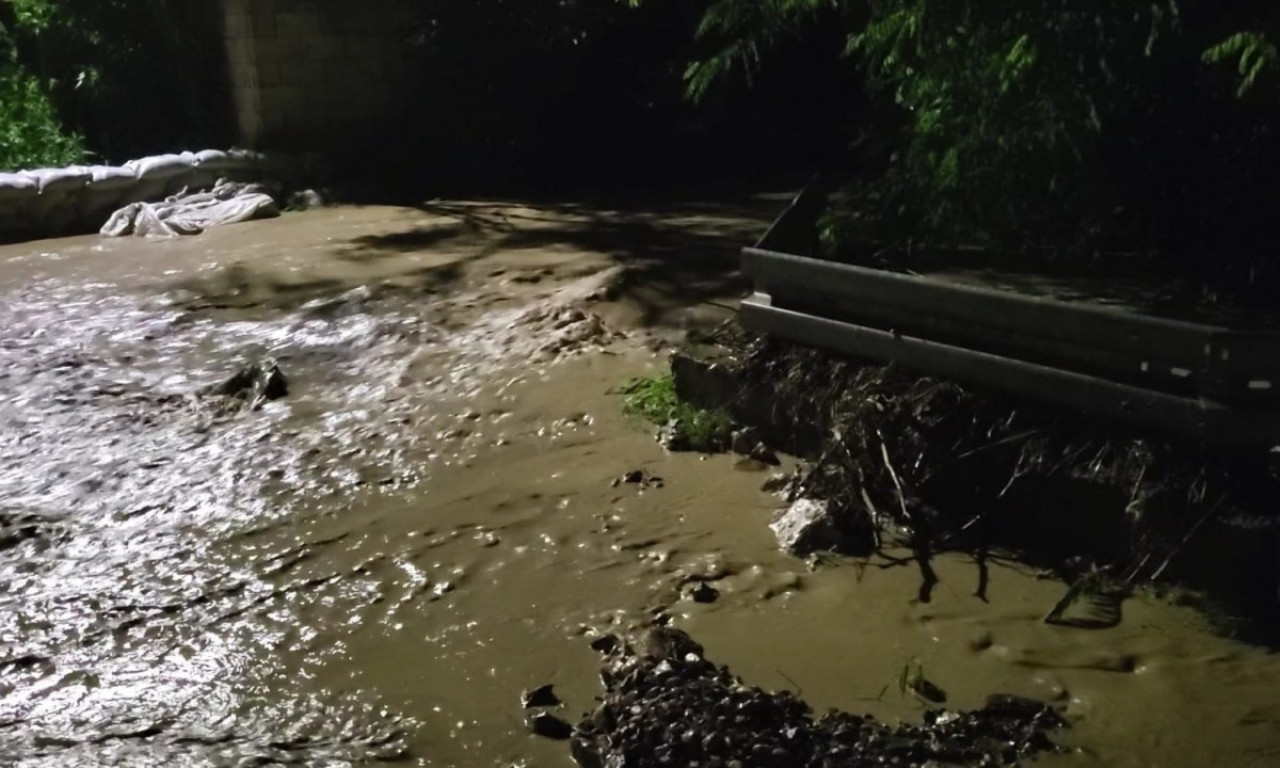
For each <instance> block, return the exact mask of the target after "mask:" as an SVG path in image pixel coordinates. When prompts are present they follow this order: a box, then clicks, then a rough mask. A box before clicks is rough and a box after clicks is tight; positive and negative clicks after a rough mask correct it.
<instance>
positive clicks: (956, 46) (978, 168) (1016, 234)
mask: <svg viewBox="0 0 1280 768" xmlns="http://www.w3.org/2000/svg"><path fill="white" fill-rule="evenodd" d="M816 16H822V18H823V19H824V21H823V23H824V24H827V25H831V24H835V25H840V28H841V29H843V30H844V32H845V33H846V35H847V43H848V44H847V46H846V48H845V55H846V57H847V58H848V59H849V66H851V67H855V66H856V67H857V68H858V70H859V71H860V73H861V74H862V76H863V77H864V79H865V83H866V85H867V86H868V87H869V88H870V89H871V90H873V91H874V92H875V93H876V94H878V101H877V107H876V109H875V110H874V111H873V113H872V114H871V115H869V116H868V117H867V119H866V121H865V122H864V123H863V124H862V125H860V126H852V125H851V126H849V134H850V136H851V137H852V136H853V135H856V134H858V133H863V134H864V135H867V136H868V137H869V139H870V140H869V141H868V142H866V144H865V146H864V148H863V150H862V154H861V155H860V157H859V161H860V162H859V177H858V179H857V180H856V181H855V182H854V183H853V184H852V185H851V186H849V187H848V188H847V189H846V190H845V194H844V196H843V200H844V203H843V204H842V205H841V206H840V207H839V208H838V209H837V210H834V211H832V212H831V214H830V215H829V216H828V217H827V218H826V219H825V221H824V222H823V223H822V234H823V239H824V241H825V242H826V244H827V245H828V247H830V248H833V249H843V248H846V247H848V246H850V244H862V245H866V244H876V249H875V250H876V251H877V252H885V251H884V246H889V251H888V252H890V253H893V252H896V253H901V252H904V251H911V250H913V248H923V249H925V250H929V249H930V246H942V247H947V246H954V245H974V244H977V245H984V244H985V245H991V246H999V247H1003V248H1008V249H1010V250H1014V249H1022V248H1025V247H1027V246H1035V247H1036V248H1037V250H1039V249H1042V248H1047V249H1048V250H1049V251H1051V252H1054V253H1076V254H1078V255H1081V256H1087V255H1090V254H1093V253H1096V252H1099V251H1112V250H1116V251H1119V250H1123V251H1140V252H1147V253H1161V254H1173V257H1171V258H1172V260H1173V261H1171V262H1170V263H1173V262H1177V263H1178V264H1181V265H1182V266H1181V267H1179V268H1181V269H1186V268H1189V267H1188V263H1189V262H1193V261H1194V260H1195V259H1197V258H1200V256H1201V255H1202V254H1204V253H1211V254H1215V256H1214V258H1215V259H1218V260H1220V263H1218V264H1217V265H1216V266H1215V267H1214V268H1213V269H1215V270H1216V271H1218V272H1220V273H1224V274H1225V273H1226V272H1239V273H1240V274H1242V275H1246V276H1247V279H1249V280H1252V279H1253V276H1254V275H1255V274H1256V270H1255V269H1254V268H1253V267H1252V266H1247V265H1242V266H1231V265H1229V264H1227V261H1229V260H1230V259H1232V258H1235V257H1234V256H1231V257H1228V256H1225V255H1219V254H1223V253H1224V252H1235V251H1240V252H1243V251H1244V250H1245V249H1252V250H1254V251H1256V250H1257V244H1258V243H1261V242H1263V241H1265V240H1266V239H1267V238H1268V237H1269V236H1268V235H1266V234H1265V233H1267V232H1269V231H1270V221H1271V219H1272V214H1271V213H1270V212H1269V210H1268V206H1267V204H1266V203H1265V202H1264V201H1265V200H1266V199H1267V198H1268V197H1269V195H1270V192H1269V191H1268V190H1271V189H1274V188H1275V187H1276V186H1277V185H1278V184H1280V170H1278V169H1277V160H1280V158H1278V157H1277V155H1278V154H1280V153H1278V152H1277V150H1276V149H1274V147H1276V145H1277V142H1280V136H1278V135H1277V132H1278V131H1280V82H1278V81H1280V78H1277V77H1275V76H1274V75H1275V73H1276V71H1277V63H1278V62H1280V53H1278V51H1277V47H1276V43H1275V41H1277V40H1280V14H1278V13H1276V12H1275V10H1274V8H1270V9H1268V8H1267V7H1265V4H1257V3H1248V2H1245V1H1244V0H1156V2H1150V1H1149V0H957V2H950V3H941V2H927V1H926V0H878V1H877V2H872V3H864V2H857V1H856V0H826V2H820V1H819V0H772V1H771V2H758V1H757V0H718V2H716V3H715V4H714V5H713V6H712V7H711V10H710V11H709V12H708V14H707V16H706V18H705V20H704V23H703V29H702V32H703V34H704V35H713V36H715V35H718V36H720V37H723V38H724V44H723V46H722V47H721V48H720V49H718V52H717V53H715V54H713V55H711V56H708V57H707V58H705V59H703V60H702V61H700V62H698V63H696V64H695V65H694V66H693V67H691V69H690V74H691V76H690V79H689V91H690V95H691V96H693V97H695V98H696V97H700V96H702V95H703V94H705V93H706V92H707V89H708V88H709V86H710V84H711V83H712V82H713V81H714V80H715V79H716V78H718V77H722V76H724V75H725V74H727V73H730V72H732V71H735V68H736V67H737V66H739V65H742V67H743V68H744V69H745V70H746V71H747V72H748V74H750V73H751V72H752V71H753V69H754V68H756V67H759V66H761V63H762V62H763V61H764V59H765V55H766V52H767V49H768V48H769V47H770V46H771V45H774V44H776V43H777V42H778V41H779V40H781V39H783V38H784V37H786V36H787V35H788V34H789V33H791V32H793V31H795V30H796V29H798V28H799V27H800V26H802V25H803V24H804V23H805V22H806V20H812V19H814V18H815V17H816ZM858 95H859V94H857V93H854V92H849V93H829V94H826V95H825V96H820V98H828V99H832V100H853V99H856V98H858ZM1241 258H1243V257H1241ZM1273 260H1274V259H1273ZM1190 268H1192V269H1194V270H1199V269H1200V267H1199V266H1195V265H1194V264H1192V266H1191V267H1190Z"/></svg>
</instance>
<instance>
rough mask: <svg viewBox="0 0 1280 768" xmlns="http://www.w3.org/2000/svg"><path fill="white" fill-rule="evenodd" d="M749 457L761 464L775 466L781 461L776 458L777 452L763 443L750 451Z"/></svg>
mask: <svg viewBox="0 0 1280 768" xmlns="http://www.w3.org/2000/svg"><path fill="white" fill-rule="evenodd" d="M750 458H752V459H754V460H755V461H758V462H760V463H762V464H768V465H769V466H771V467H776V466H778V465H779V464H781V463H782V460H781V459H779V458H778V454H776V453H774V452H773V449H771V448H769V447H768V446H767V445H763V444H761V445H757V446H756V447H755V450H753V451H751V454H750Z"/></svg>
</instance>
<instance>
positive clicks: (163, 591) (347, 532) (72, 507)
mask: <svg viewBox="0 0 1280 768" xmlns="http://www.w3.org/2000/svg"><path fill="white" fill-rule="evenodd" d="M779 205H780V204H779V202H778V200H777V199H763V198H761V199H754V200H750V201H746V202H743V203H741V204H735V205H721V206H717V205H674V204H672V205H666V206H659V207H657V208H652V207H651V208H647V209H644V210H645V212H644V213H640V212H636V210H634V209H632V210H627V209H625V208H624V209H611V208H609V207H607V206H604V207H587V206H537V205H519V204H514V203H483V204H482V203H448V204H446V203H437V204H433V205H427V206H424V207H423V208H392V207H338V208H330V209H324V210H319V211H312V212H307V213H298V214H287V215H285V216H283V217H281V218H279V219H275V220H270V221H263V222H255V223H250V224H244V225H238V226H232V227H227V228H224V229H214V230H210V231H208V232H206V233H205V234H203V235H200V236H197V237H192V238H186V239H181V240H173V241H143V240H137V239H119V240H107V239H100V238H97V237H88V238H72V239H64V240H53V241H43V242H36V243H28V244H22V245H15V246H6V247H3V248H0V294H2V295H3V301H2V302H0V382H2V386H3V392H4V399H3V403H2V404H0V448H2V452H0V765H4V766H22V768H34V767H35V766H51V767H52V766H108V765H110V766H249V765H254V766H261V765H308V766H311V765H315V766H349V765H370V764H376V763H378V762H380V761H396V762H402V763H405V764H409V765H428V766H513V765H518V766H567V765H571V764H572V761H571V758H570V756H569V751H568V749H567V747H566V746H565V744H564V743H563V742H556V741H550V740H546V739H542V738H539V737H538V736H534V735H532V734H530V733H529V732H528V730H527V729H526V726H525V722H524V711H523V709H522V707H521V703H520V693H521V691H522V690H524V689H527V688H532V687H535V686H538V685H542V684H545V683H554V684H555V686H556V692H557V694H558V695H559V696H560V698H561V699H563V700H564V701H565V703H566V705H565V708H564V709H563V710H562V711H561V715H562V716H563V717H565V718H566V719H568V720H570V721H573V720H576V719H577V718H578V717H579V716H580V715H581V714H582V713H584V712H588V711H590V710H591V709H592V708H593V698H594V697H595V696H597V695H599V693H600V681H599V677H598V672H599V658H598V656H597V655H596V654H595V653H594V652H593V651H592V650H591V649H590V647H589V638H590V636H591V635H592V633H595V632H600V631H610V630H622V629H626V628H628V627H632V626H639V625H642V624H643V623H644V622H645V621H646V620H647V619H648V617H650V616H652V615H653V612H654V611H655V610H659V609H662V608H666V609H667V610H669V611H670V612H671V614H672V615H673V617H674V623H675V625H676V626H679V627H681V628H683V629H685V630H687V631H688V632H689V633H690V634H691V635H692V636H693V637H694V638H695V639H697V640H698V641H699V642H701V643H703V644H704V645H705V646H706V650H707V655H708V657H709V658H711V659H712V660H713V661H716V662H717V663H724V664H728V665H729V666H730V667H731V668H732V670H733V671H734V672H735V673H736V674H738V675H740V676H741V677H742V678H743V679H744V680H745V681H746V682H747V683H749V684H753V685H759V686H761V687H764V688H767V689H791V690H793V691H796V692H798V693H800V695H801V696H802V698H804V699H805V700H806V701H807V702H809V703H810V704H811V705H813V706H814V708H815V709H816V710H818V711H822V710H824V709H826V708H828V707H836V708H840V709H846V710H851V711H856V712H868V713H871V714H874V715H876V716H877V717H880V718H882V719H885V720H888V721H891V722H893V721H898V720H904V721H910V720H915V719H918V718H919V717H920V716H921V713H922V710H923V705H922V704H921V703H920V702H919V701H917V700H916V699H915V698H913V697H911V696H909V695H904V694H903V692H902V691H901V690H900V689H899V687H898V686H897V685H896V683H895V681H896V680H897V679H898V678H899V675H900V672H901V670H903V669H904V667H907V666H908V665H918V667H919V668H921V669H923V670H924V671H925V672H927V674H928V676H929V679H930V680H931V681H933V682H935V683H937V684H938V685H940V686H941V687H942V688H944V689H945V690H946V691H947V693H948V694H949V699H948V703H947V704H948V706H954V707H959V708H969V707H976V706H980V705H981V704H982V702H983V701H984V700H985V697H986V696H987V695H988V694H991V693H997V692H1008V693H1014V694H1020V695H1026V696H1031V697H1035V698H1038V699H1042V700H1047V701H1052V702H1054V703H1055V704H1057V705H1060V706H1061V707H1062V708H1063V710H1064V711H1065V713H1066V715H1067V718H1068V720H1069V721H1070V723H1071V728H1070V729H1069V730H1067V731H1065V732H1064V733H1063V734H1062V736H1061V738H1062V740H1063V741H1064V743H1066V744H1067V745H1068V746H1069V747H1071V748H1072V751H1071V752H1070V753H1069V754H1064V755H1058V756H1054V757H1051V758H1046V759H1043V760H1041V761H1040V764H1043V765H1049V766H1094V765H1098V766H1135V767H1136V766H1207V765H1222V766H1270V765H1280V698H1278V697H1277V695H1276V691H1277V685H1278V684H1280V658H1278V657H1277V656H1275V655H1272V654H1269V653H1267V652H1266V651H1264V650H1261V649H1258V648H1255V647H1251V646H1247V645H1244V644H1240V643H1236V642H1233V641H1230V640H1226V639H1222V638H1219V637H1216V636H1214V635H1213V634H1212V633H1210V632H1209V631H1208V630H1207V629H1206V627H1205V625H1204V622H1203V621H1202V620H1201V619H1200V618H1199V617H1198V616H1197V615H1196V614H1194V613H1193V612H1191V611H1190V610H1188V609H1183V608H1177V607H1174V606H1172V605H1169V604H1167V603H1164V602H1161V601H1158V600H1155V599H1149V598H1141V597H1139V598H1135V599H1133V600H1131V601H1129V602H1128V603H1126V605H1125V616H1124V621H1123V623H1122V624H1121V625H1120V626H1119V627H1118V628H1116V629H1112V630H1105V631H1087V630H1080V629H1072V628H1066V627H1056V626H1049V625H1046V624H1044V623H1043V622H1042V621H1041V619H1042V617H1043V615H1044V614H1045V612H1046V610H1047V609H1048V607H1050V606H1051V605H1053V603H1054V602H1055V601H1056V600H1057V599H1058V598H1059V597H1060V596H1061V595H1062V592H1063V589H1064V587H1063V585H1062V584H1061V583H1059V582H1055V581H1053V580H1051V579H1045V578H1039V577H1038V576H1037V574H1035V573H1032V572H1031V571H1030V570H1029V569H1026V568H1022V567H1020V566H1018V565H1017V564H1015V563H1005V564H1002V565H993V566H992V570H991V574H990V583H989V585H988V588H987V590H986V595H985V597H986V599H985V600H984V599H980V598H979V597H976V596H975V591H976V589H977V584H978V569H977V566H976V565H974V563H973V562H971V561H970V560H969V559H967V558H965V557H963V556H949V557H944V558H941V559H940V560H939V562H938V563H937V564H936V569H937V571H938V575H939V577H940V578H941V583H940V584H939V585H938V586H937V588H936V589H935V590H934V595H933V600H932V601H931V602H929V603H927V604H924V603H920V602H919V601H918V600H917V593H918V586H919V578H920V577H919V573H918V571H917V570H916V569H915V568H913V567H908V566H896V565H894V564H893V563H892V562H891V561H889V560H872V561H870V562H856V561H853V560H833V561H826V562H823V563H822V564H821V565H819V566H818V567H816V568H810V567H809V566H808V565H807V564H806V563H805V562H803V561H800V560H797V559H795V558H792V557H789V556H787V555H785V554H783V553H781V552H779V551H778V550H777V548H776V545H775V543H774V540H773V537H772V534H771V532H770V530H769V528H768V523H769V521H770V520H771V516H772V515H773V514H774V512H775V511H776V509H777V508H778V507H779V506H780V504H781V502H780V501H779V500H778V499H777V498H775V497H774V496H772V495H770V494H768V493H765V492H764V491H762V490H761V484H762V482H763V481H764V480H765V479H767V477H768V474H765V473H760V472H757V471H752V470H753V467H752V466H750V465H746V466H744V464H742V463H740V462H738V461H737V460H736V459H735V458H734V457H731V456H710V457H703V456H699V455H696V454H672V453H667V452H665V451H664V450H663V449H662V448H661V447H660V446H659V445H658V444H657V443H656V442H655V441H654V439H653V435H652V429H651V428H650V427H647V426H645V425H642V424H637V423H636V422H634V421H633V420H631V419H628V418H627V417H625V416H623V415H622V413H621V403H620V399H619V397H618V396H617V395H616V394H614V391H615V390H616V388H617V387H618V385H619V384H621V383H623V382H625V381H626V380H628V379H629V378H631V377H634V376H638V375H646V374H653V373H655V372H658V371H660V370H662V369H663V367H664V364H665V352H664V348H665V345H666V344H668V343H669V342H670V341H671V340H673V339H675V338H677V337H678V334H679V333H680V331H681V329H683V328H686V327H689V326H690V325H693V324H698V323H706V322H710V321H713V320H715V319H717V318H721V317H724V316H726V315H727V313H728V312H729V309H727V308H726V307H729V306H731V303H732V301H733V300H734V297H735V296H737V295H739V293H738V292H739V291H740V289H741V286H739V285H736V284H734V283H733V282H732V280H730V279H729V277H728V275H729V273H730V272H731V269H732V264H733V256H734V253H735V251H736V249H737V248H738V247H739V246H740V245H742V244H743V243H745V242H748V241H749V240H750V239H751V238H752V237H754V236H755V235H757V234H758V233H759V232H760V231H761V230H762V228H763V226H764V225H765V222H766V221H767V220H768V218H769V217H770V216H771V215H772V214H773V213H774V212H775V211H776V210H777V208H778V207H779ZM267 356H270V357H271V358H274V360H275V361H276V362H277V363H278V364H279V366H280V369H281V370H282V371H283V372H284V374H285V375H286V376H287V377H288V383H289V393H288V396H287V397H284V398H282V399H278V400H274V401H271V402H265V403H262V404H261V406H260V407H257V408H252V407H233V405H228V404H227V403H226V402H221V401H215V399H211V398H208V397H203V396H199V395H198V393H200V392H201V391H202V390H203V389H205V388H207V387H209V386H211V385H217V384H218V383H220V382H222V381H224V380H225V379H227V378H228V376H230V375H231V373H233V372H234V371H235V370H236V369H237V368H238V367H239V366H241V365H242V364H243V363H245V362H250V361H254V360H259V359H261V358H264V357H267ZM637 469H640V470H644V471H647V472H648V473H650V474H652V475H654V476H659V477H661V478H662V479H663V483H662V485H661V487H657V486H656V485H655V486H641V485H636V484H628V483H622V484H616V483H615V482H614V481H615V479H617V478H619V477H620V476H622V475H624V474H625V473H627V472H629V471H632V470H637ZM691 579H701V580H707V581H709V582H710V583H712V584H713V585H714V586H715V587H716V588H717V589H718V590H719V592H720V596H719V599H718V600H716V601H714V602H711V603H699V602H694V601H692V600H689V599H687V598H686V597H685V596H684V594H685V593H686V592H687V585H688V583H689V581H690V580H691Z"/></svg>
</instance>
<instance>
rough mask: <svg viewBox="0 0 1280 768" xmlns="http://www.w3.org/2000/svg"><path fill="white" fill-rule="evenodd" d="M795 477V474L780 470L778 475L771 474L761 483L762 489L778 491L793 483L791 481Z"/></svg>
mask: <svg viewBox="0 0 1280 768" xmlns="http://www.w3.org/2000/svg"><path fill="white" fill-rule="evenodd" d="M794 477H795V476H794V475H791V474H787V473H784V472H779V473H777V474H776V475H770V477H769V479H768V480H765V481H764V483H763V484H761V486H760V490H762V491H764V492H765V493H777V492H778V491H781V490H784V489H785V488H786V487H787V486H789V485H791V481H792V479H793V478H794Z"/></svg>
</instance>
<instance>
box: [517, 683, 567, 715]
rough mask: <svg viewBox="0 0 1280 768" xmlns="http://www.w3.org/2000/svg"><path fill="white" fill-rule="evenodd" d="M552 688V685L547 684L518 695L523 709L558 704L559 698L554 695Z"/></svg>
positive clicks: (553, 687)
mask: <svg viewBox="0 0 1280 768" xmlns="http://www.w3.org/2000/svg"><path fill="white" fill-rule="evenodd" d="M554 689H555V686H554V685H551V684H547V685H540V686H538V687H537V688H532V689H530V690H527V691H525V692H524V693H523V694H521V695H520V703H521V704H523V705H524V708H525V709H533V708H535V707H556V706H559V705H560V699H559V697H557V696H556V693H555V690H554Z"/></svg>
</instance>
